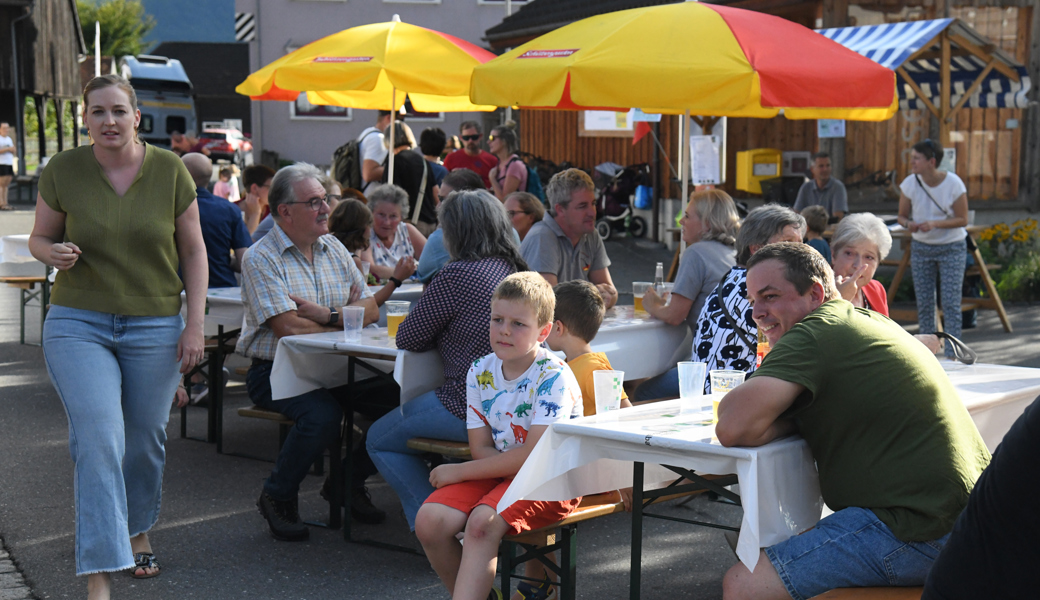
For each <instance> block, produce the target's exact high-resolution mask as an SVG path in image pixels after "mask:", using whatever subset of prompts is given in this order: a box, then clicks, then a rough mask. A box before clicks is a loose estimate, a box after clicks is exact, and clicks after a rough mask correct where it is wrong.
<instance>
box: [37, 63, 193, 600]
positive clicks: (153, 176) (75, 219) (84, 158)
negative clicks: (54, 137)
mask: <svg viewBox="0 0 1040 600" xmlns="http://www.w3.org/2000/svg"><path fill="white" fill-rule="evenodd" d="M83 107H84V111H83V112H84V115H83V120H84V122H85V123H86V125H87V129H88V131H89V133H90V138H91V140H92V141H93V144H92V145H91V146H82V147H80V148H75V149H73V150H68V151H66V152H62V153H60V154H58V155H57V156H55V157H54V159H53V160H51V162H50V163H49V164H48V166H47V168H46V169H45V170H44V172H43V175H42V177H41V178H40V194H39V198H38V199H37V201H36V224H35V226H34V227H33V232H32V236H31V237H30V239H29V248H30V250H31V251H32V254H33V256H35V257H36V258H37V259H38V260H40V261H42V262H43V263H45V264H47V265H49V266H52V267H55V268H56V269H58V275H57V277H56V278H55V282H54V291H53V294H52V295H51V303H52V307H51V309H50V311H49V313H48V315H47V321H46V324H45V325H44V330H43V350H44V356H45V358H46V361H47V369H48V372H49V374H50V376H51V381H52V382H53V383H54V387H55V389H56V390H57V392H58V396H59V397H60V398H61V401H62V403H63V404H64V406H65V412H66V414H67V415H68V419H69V451H70V453H71V454H72V460H73V462H74V463H75V495H76V574H77V575H87V576H88V577H87V592H88V598H90V599H91V600H107V599H108V598H109V597H110V580H109V573H111V572H112V571H122V570H126V569H133V570H132V571H131V575H132V576H134V577H137V578H145V577H154V576H156V575H158V574H159V563H158V561H156V560H155V555H154V554H153V553H152V548H151V545H150V543H149V540H148V534H147V532H148V530H149V529H151V528H152V526H153V525H154V524H155V522H156V520H157V519H158V517H159V503H160V493H161V489H162V471H163V466H164V464H165V460H166V451H165V448H164V444H165V442H166V423H167V421H168V420H169V415H170V404H169V402H170V398H172V397H173V396H174V392H175V391H176V390H177V387H178V380H179V379H180V375H179V373H178V366H179V367H180V368H179V372H180V373H185V372H187V371H188V370H190V369H191V368H193V367H194V366H195V365H197V364H199V362H200V361H201V360H202V358H203V336H202V322H203V309H204V306H205V301H206V286H207V280H208V273H207V263H206V249H205V246H204V244H203V241H202V232H201V230H200V228H199V211H198V206H197V205H196V204H195V184H194V183H193V182H192V179H191V176H190V175H189V174H188V171H187V169H185V168H184V165H183V163H181V161H180V160H179V159H178V158H177V156H176V155H174V154H173V153H172V152H168V151H166V150H160V149H158V148H155V147H154V146H146V145H144V144H142V143H141V142H140V141H139V140H138V139H137V134H136V130H137V127H138V125H139V124H140V120H141V113H140V111H138V110H137V97H136V95H135V94H134V89H133V88H132V87H131V86H130V84H129V83H128V82H127V81H126V80H125V79H123V78H122V77H118V76H115V75H105V76H103V77H96V78H94V79H92V80H91V81H90V83H88V84H87V86H86V88H85V89H84V91H83ZM178 267H179V268H180V270H181V272H182V273H183V286H182V283H181V279H180V278H179V277H178V275H177V270H178ZM182 287H183V288H184V289H185V290H186V292H187V299H188V311H187V315H188V322H187V325H186V326H185V324H184V321H183V319H182V318H181V316H180V308H181V300H180V292H181V289H182Z"/></svg>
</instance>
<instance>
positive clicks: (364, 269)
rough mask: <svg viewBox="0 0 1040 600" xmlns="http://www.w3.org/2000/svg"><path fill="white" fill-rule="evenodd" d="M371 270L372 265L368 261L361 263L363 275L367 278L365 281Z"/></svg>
mask: <svg viewBox="0 0 1040 600" xmlns="http://www.w3.org/2000/svg"><path fill="white" fill-rule="evenodd" d="M371 269H372V263H370V262H368V261H367V260H363V261H361V274H362V275H364V276H365V279H368V272H369V270H371Z"/></svg>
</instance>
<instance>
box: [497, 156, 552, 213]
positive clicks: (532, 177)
mask: <svg viewBox="0 0 1040 600" xmlns="http://www.w3.org/2000/svg"><path fill="white" fill-rule="evenodd" d="M514 160H520V158H519V157H517V158H513V159H511V160H510V161H509V162H507V163H506V168H507V169H508V168H509V165H511V164H513V161H514ZM524 166H525V167H527V187H525V188H524V191H525V192H527V193H528V194H532V195H533V196H535V197H536V198H538V199H539V200H541V201H542V204H545V188H543V187H542V178H541V177H539V176H538V172H537V171H535V170H534V168H532V167H531V166H530V165H528V164H527V163H524Z"/></svg>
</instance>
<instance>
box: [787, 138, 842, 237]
mask: <svg viewBox="0 0 1040 600" xmlns="http://www.w3.org/2000/svg"><path fill="white" fill-rule="evenodd" d="M810 170H811V171H812V176H813V178H812V179H810V180H809V181H806V182H805V183H803V184H802V188H801V189H800V190H798V199H797V200H795V201H794V212H796V213H801V212H802V209H803V208H805V207H806V206H822V207H823V208H825V209H826V210H827V214H828V215H830V216H831V221H840V220H841V218H842V217H844V216H845V213H847V212H849V196H848V194H847V193H846V192H845V184H844V183H842V182H840V181H838V180H837V179H834V178H833V177H831V155H830V154H827V153H826V152H817V153H816V154H813V163H812V167H811V169H810Z"/></svg>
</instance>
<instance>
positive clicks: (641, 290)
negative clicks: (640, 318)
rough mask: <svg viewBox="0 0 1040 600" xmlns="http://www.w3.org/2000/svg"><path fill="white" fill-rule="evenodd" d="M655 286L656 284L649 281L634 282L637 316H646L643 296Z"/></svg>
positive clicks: (633, 292) (633, 290)
mask: <svg viewBox="0 0 1040 600" xmlns="http://www.w3.org/2000/svg"><path fill="white" fill-rule="evenodd" d="M653 285H654V284H653V283H651V282H649V281H633V282H632V296H633V297H634V298H635V307H636V313H637V314H641V315H645V314H646V310H645V309H643V296H644V295H645V294H646V290H647V289H648V288H650V287H651V286H653Z"/></svg>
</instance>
